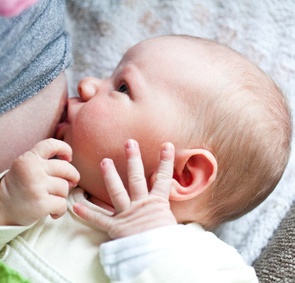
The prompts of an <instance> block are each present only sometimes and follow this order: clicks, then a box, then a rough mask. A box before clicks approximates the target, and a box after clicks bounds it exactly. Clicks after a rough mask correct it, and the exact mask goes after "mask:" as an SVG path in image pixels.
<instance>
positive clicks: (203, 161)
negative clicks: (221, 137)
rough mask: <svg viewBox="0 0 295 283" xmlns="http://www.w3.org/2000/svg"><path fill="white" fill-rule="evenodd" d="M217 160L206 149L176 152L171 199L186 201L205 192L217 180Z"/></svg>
mask: <svg viewBox="0 0 295 283" xmlns="http://www.w3.org/2000/svg"><path fill="white" fill-rule="evenodd" d="M216 174H217V161H216V159H215V157H214V155H213V154H212V153H211V152H210V151H208V150H205V149H185V150H180V151H178V152H176V153H175V162H174V174H173V178H174V180H173V183H172V188H171V192H170V200H173V201H184V200H189V199H192V198H194V197H196V196H198V195H199V194H201V193H203V192H204V191H205V190H206V189H207V188H209V187H210V185H211V184H212V183H213V182H214V181H215V179H216Z"/></svg>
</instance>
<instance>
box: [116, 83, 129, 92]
mask: <svg viewBox="0 0 295 283" xmlns="http://www.w3.org/2000/svg"><path fill="white" fill-rule="evenodd" d="M117 91H118V92H122V93H126V94H129V90H128V86H127V85H126V83H121V84H120V86H119V87H118V89H117Z"/></svg>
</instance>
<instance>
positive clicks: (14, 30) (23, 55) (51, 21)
mask: <svg viewBox="0 0 295 283" xmlns="http://www.w3.org/2000/svg"><path fill="white" fill-rule="evenodd" d="M65 13H66V9H65V2H64V1H63V0H40V1H38V2H37V3H36V4H35V5H33V6H32V7H31V8H30V9H28V10H26V11H24V12H23V13H22V14H20V15H19V16H17V17H13V18H4V17H0V114H2V113H4V112H6V111H8V110H10V109H12V108H14V107H16V106H17V105H19V104H21V103H22V102H24V101H25V100H26V99H28V98H29V97H31V96H33V95H35V94H36V93H38V92H39V91H40V90H41V89H43V88H44V87H45V86H47V85H48V84H49V83H50V82H51V81H52V80H54V79H55V78H56V77H57V76H58V75H59V74H60V73H61V72H62V71H63V70H65V68H66V67H67V66H68V65H69V64H70V60H71V55H70V44H69V36H68V34H67V33H66V32H65V30H64V27H65Z"/></svg>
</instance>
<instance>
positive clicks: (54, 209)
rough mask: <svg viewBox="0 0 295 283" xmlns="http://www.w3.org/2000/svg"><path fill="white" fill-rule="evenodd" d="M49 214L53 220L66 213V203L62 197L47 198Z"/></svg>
mask: <svg viewBox="0 0 295 283" xmlns="http://www.w3.org/2000/svg"><path fill="white" fill-rule="evenodd" d="M48 206H49V208H48V209H49V213H50V215H51V217H52V218H53V219H57V218H59V217H61V216H63V215H64V214H65V213H66V211H67V201H66V199H65V198H63V197H58V196H49V199H48Z"/></svg>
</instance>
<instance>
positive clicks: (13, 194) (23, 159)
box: [0, 139, 80, 226]
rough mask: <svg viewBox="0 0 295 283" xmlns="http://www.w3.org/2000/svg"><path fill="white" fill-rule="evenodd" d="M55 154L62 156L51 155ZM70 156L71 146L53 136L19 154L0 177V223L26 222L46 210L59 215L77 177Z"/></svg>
mask: <svg viewBox="0 0 295 283" xmlns="http://www.w3.org/2000/svg"><path fill="white" fill-rule="evenodd" d="M54 156H57V157H58V158H60V159H62V160H59V159H50V158H52V157H54ZM71 158H72V149H71V147H70V146H69V145H68V144H66V143H65V142H63V141H60V140H56V139H47V140H44V141H41V142H39V143H37V144H36V145H35V146H34V147H33V148H32V149H31V150H30V151H27V152H26V153H24V154H23V155H21V156H20V157H18V158H17V159H16V160H15V161H14V162H13V164H12V166H11V169H10V170H9V172H8V173H7V174H6V175H5V177H4V178H3V179H2V181H1V186H0V224H1V225H24V226H25V225H30V224H33V223H34V222H35V221H37V220H39V219H41V218H43V217H45V216H47V215H49V214H50V215H51V216H52V217H53V218H58V217H60V216H62V215H63V214H64V213H65V212H66V209H67V205H66V198H67V196H68V192H69V188H70V187H73V186H76V184H77V182H78V181H79V178H80V175H79V173H78V171H77V170H76V169H75V168H74V167H73V166H72V165H71V164H70V163H69V161H71Z"/></svg>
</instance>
